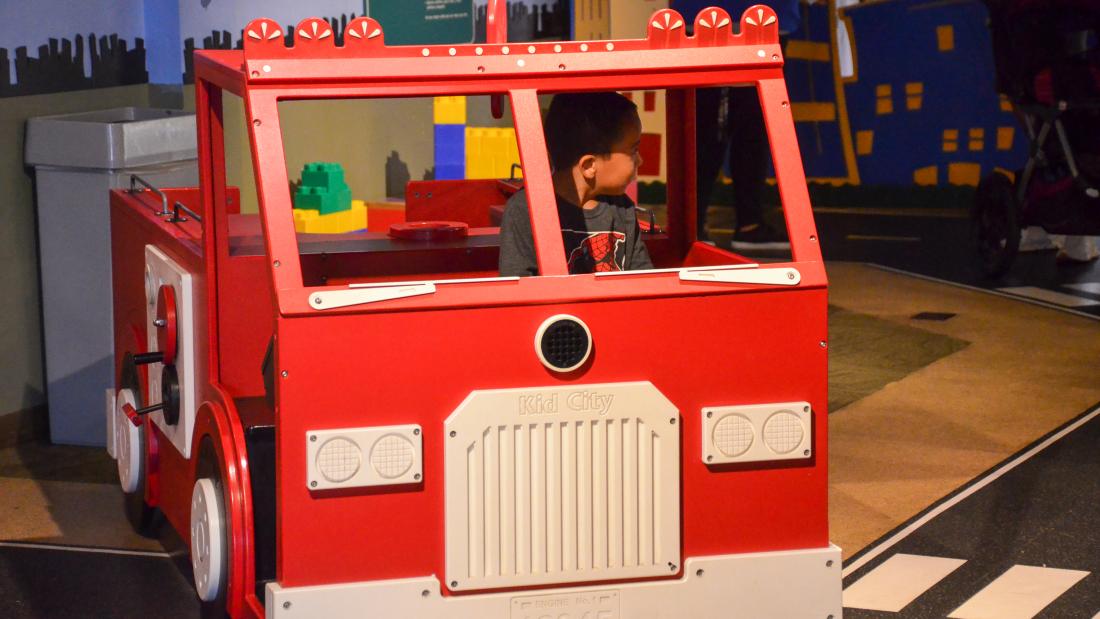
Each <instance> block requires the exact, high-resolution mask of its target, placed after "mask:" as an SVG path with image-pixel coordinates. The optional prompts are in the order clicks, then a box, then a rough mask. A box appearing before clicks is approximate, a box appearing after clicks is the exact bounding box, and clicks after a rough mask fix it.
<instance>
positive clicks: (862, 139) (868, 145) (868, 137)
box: [856, 130, 875, 155]
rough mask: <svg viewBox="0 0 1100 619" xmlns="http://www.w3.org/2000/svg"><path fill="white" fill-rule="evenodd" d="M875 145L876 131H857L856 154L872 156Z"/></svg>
mask: <svg viewBox="0 0 1100 619" xmlns="http://www.w3.org/2000/svg"><path fill="white" fill-rule="evenodd" d="M874 144H875V132H874V131H869V130H868V131H856V154H857V155H870V154H871V150H872V149H873V148H874Z"/></svg>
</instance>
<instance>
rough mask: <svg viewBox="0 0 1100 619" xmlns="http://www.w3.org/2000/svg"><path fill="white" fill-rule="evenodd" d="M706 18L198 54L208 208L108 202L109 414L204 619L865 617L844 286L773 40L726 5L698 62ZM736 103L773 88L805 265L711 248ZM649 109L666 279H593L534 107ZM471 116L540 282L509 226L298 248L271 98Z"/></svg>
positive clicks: (204, 204)
mask: <svg viewBox="0 0 1100 619" xmlns="http://www.w3.org/2000/svg"><path fill="white" fill-rule="evenodd" d="M684 19H685V18H684V17H683V16H681V15H680V14H678V13H677V12H675V11H672V10H661V11H658V12H657V13H655V14H654V15H653V17H652V18H651V19H650V22H649V25H648V34H647V36H646V38H644V39H637V40H616V41H588V42H582V41H568V42H559V43H554V42H550V43H532V44H530V45H528V44H523V45H522V46H519V45H516V44H512V49H509V45H508V44H506V43H500V42H496V43H494V42H490V43H486V44H481V45H455V46H447V45H442V46H440V45H429V46H400V47H387V46H386V45H384V43H383V38H384V36H383V30H382V26H381V25H380V24H379V23H377V22H376V21H374V20H372V19H370V18H357V19H354V20H353V21H351V22H350V23H348V24H347V25H346V29H345V31H344V40H343V44H342V45H337V44H336V43H335V42H334V39H335V37H334V36H333V30H332V27H331V26H330V24H329V23H328V22H325V21H323V20H320V19H307V20H304V21H302V22H301V23H300V24H299V25H298V26H297V27H296V29H295V33H294V43H293V46H288V45H287V43H286V40H287V36H286V33H284V32H283V29H282V27H281V26H279V25H278V24H277V23H276V22H274V21H272V20H268V19H259V20H255V21H253V22H251V23H250V24H248V26H247V27H246V28H245V30H244V49H243V50H240V51H201V52H197V53H196V54H195V76H196V77H195V99H196V109H197V114H198V143H199V153H200V157H199V165H200V178H201V184H200V186H199V187H198V188H187V189H165V190H154V189H151V188H150V189H146V190H138V191H115V192H113V193H112V195H111V207H112V208H111V229H112V234H113V241H112V245H113V247H112V251H113V264H114V276H113V277H114V279H113V284H114V299H115V311H114V321H115V342H116V350H117V353H118V354H117V355H116V356H117V358H118V359H120V362H119V367H118V368H117V378H118V381H117V394H116V397H115V402H114V404H113V405H111V406H109V411H108V414H109V416H110V418H111V424H110V427H111V432H112V433H113V439H112V445H111V447H112V450H113V453H114V455H115V456H116V458H117V460H118V465H119V477H120V481H121V484H122V486H123V490H124V492H125V493H126V495H127V502H128V509H129V511H130V516H131V518H132V521H133V523H134V524H135V525H136V526H137V527H139V528H140V529H145V530H148V529H149V528H150V527H152V526H153V525H154V524H155V522H156V520H157V518H160V517H163V518H164V519H166V520H167V522H168V524H170V525H171V527H172V528H173V529H174V530H175V531H176V532H177V533H178V535H179V537H180V538H181V539H182V540H183V541H184V542H185V543H186V544H187V545H188V546H189V548H190V551H191V563H192V567H193V573H194V581H195V587H196V590H197V592H198V596H199V597H200V598H201V600H202V601H203V604H204V609H205V610H207V611H209V612H210V613H211V614H212V615H224V614H228V615H230V616H232V617H280V618H283V617H290V618H294V617H309V618H315V617H324V618H327V619H328V618H333V619H334V618H340V617H356V618H359V617H416V618H431V617H440V618H443V617H464V618H475V617H476V618H481V617H493V618H511V619H542V618H553V619H581V618H586V619H587V618H593V619H594V618H601V619H614V618H620V617H621V618H631V619H633V618H638V617H783V618H788V617H815V618H824V617H829V616H833V617H839V616H840V612H841V609H840V606H841V602H840V582H841V573H840V551H839V549H838V548H836V547H835V546H833V545H831V544H830V543H829V538H828V512H827V500H826V499H827V485H826V472H827V436H826V435H827V432H826V427H827V412H826V358H827V357H826V354H827V352H826V351H827V341H828V340H827V336H826V277H825V269H824V266H823V264H822V260H821V252H820V248H819V245H818V241H817V237H816V231H815V228H814V222H813V218H812V214H811V211H810V204H809V199H808V195H807V191H806V183H805V178H804V173H803V170H802V167H801V161H800V158H799V153H798V146H797V143H796V140H795V130H794V124H793V120H792V116H791V109H790V104H789V101H788V98H787V92H786V86H785V84H784V81H783V74H782V64H783V63H782V58H781V51H780V46H779V43H778V30H777V23H776V16H775V13H774V12H773V11H772V10H771V9H769V8H767V7H764V6H756V7H753V8H751V9H749V10H748V11H747V12H746V13H745V14H744V15H743V16H741V18H740V20H741V21H740V30H739V34H736V35H735V34H734V29H733V28H732V26H733V24H732V19H731V17H730V16H729V15H728V14H727V13H726V12H724V11H722V10H721V9H717V8H709V9H706V10H704V11H703V12H702V13H700V14H699V15H698V16H696V17H695V18H694V35H693V36H688V35H687V34H686V32H685V30H686V29H685V23H684ZM490 40H491V41H492V39H490ZM498 40H499V39H498ZM723 84H741V85H748V86H749V87H752V86H755V87H756V88H757V89H758V92H759V96H760V101H761V104H762V106H763V111H764V117H765V120H766V125H767V129H768V136H769V139H770V143H771V145H772V149H773V160H774V166H775V172H776V177H777V180H778V188H779V192H780V195H781V197H782V202H783V205H784V212H785V217H786V221H787V230H788V233H789V236H790V240H791V258H790V260H787V261H783V262H773V263H768V264H756V263H754V262H752V261H750V260H748V259H746V258H744V257H742V256H739V255H736V254H733V253H730V252H727V251H724V250H723V249H720V248H717V247H714V246H712V245H710V244H707V243H702V242H699V241H698V240H697V239H696V233H695V230H696V224H695V217H696V215H695V204H694V202H695V195H694V194H695V186H696V185H695V169H696V163H695V130H694V126H695V125H694V122H695V120H694V97H695V89H696V88H700V87H711V86H716V85H723ZM658 88H659V89H667V90H666V93H667V105H666V111H667V120H666V123H667V124H666V127H667V129H666V135H667V148H668V150H667V153H668V157H667V168H668V173H667V181H668V182H667V188H668V191H667V209H668V211H667V222H663V223H664V225H662V226H661V227H660V228H655V227H654V228H652V229H650V230H649V231H648V233H647V234H645V235H644V240H645V243H646V244H647V246H648V248H649V253H650V255H651V256H652V257H653V261H654V264H655V265H656V268H654V269H652V270H645V271H630V272H621V273H597V274H586V275H568V273H567V269H566V263H565V256H564V251H563V245H562V236H561V234H560V226H559V222H558V216H557V212H556V209H555V206H554V205H555V199H554V194H553V187H552V185H551V181H550V169H549V164H548V160H547V154H546V146H545V139H544V134H543V128H542V121H541V117H540V111H539V105H538V99H537V97H538V95H539V94H543V93H556V92H565V91H583V90H616V91H633V90H644V89H658ZM224 92H230V93H234V94H236V95H238V96H239V97H241V98H242V99H243V100H244V102H245V115H246V121H247V129H248V132H249V138H250V141H251V153H252V162H253V167H254V171H255V179H256V186H257V193H258V201H259V213H258V214H251V215H249V214H242V213H241V212H240V208H239V202H240V200H239V197H238V190H237V189H235V188H232V187H228V186H227V182H226V169H225V168H226V165H225V164H226V158H225V144H224V142H225V134H224V127H225V125H224V122H223V121H224V120H225V118H224V117H223V107H222V100H223V99H222V98H223V93H224ZM459 95H493V96H500V97H502V98H507V99H508V100H509V101H510V103H511V110H512V114H513V117H514V122H515V130H516V134H517V137H518V142H519V151H520V156H521V159H522V167H523V172H524V177H523V183H524V185H525V186H526V190H527V195H528V198H529V204H530V206H531V209H530V212H531V224H532V225H531V227H532V230H533V236H534V238H535V245H536V251H537V255H538V263H539V267H540V271H541V273H542V275H541V276H538V277H529V278H522V279H520V278H509V277H498V276H497V271H496V269H497V267H496V264H497V256H498V247H497V232H498V230H497V229H496V228H493V227H488V226H484V225H483V226H480V227H478V226H471V227H470V229H469V231H468V233H467V234H466V235H461V234H457V235H444V236H442V237H440V236H435V235H433V234H430V233H428V234H412V235H408V236H412V237H414V238H411V239H409V238H394V237H392V236H390V235H387V234H380V233H370V232H367V233H351V234H338V235H328V236H326V237H325V238H324V240H318V238H317V237H316V236H310V235H299V234H296V232H295V228H294V223H293V220H292V205H291V195H290V191H289V190H288V180H289V179H288V172H287V165H286V159H285V157H284V154H285V153H284V143H283V133H282V130H281V128H280V127H281V125H280V114H279V109H278V106H277V104H278V103H279V102H280V101H291V100H319V99H369V98H375V97H411V96H459ZM451 182H454V181H451ZM490 206H492V205H491V204H481V205H478V204H472V205H471V203H470V202H469V200H468V199H467V200H466V201H465V202H464V203H463V204H462V205H456V206H455V208H456V209H457V208H462V209H470V208H472V207H476V208H480V209H482V210H483V211H485V212H488V209H489V207H490ZM444 210H445V209H444ZM433 228H440V229H446V226H438V225H435V224H420V223H416V224H413V223H411V222H410V224H409V225H408V226H405V230H406V231H408V230H414V231H416V230H419V231H421V232H422V231H423V229H428V230H430V229H433ZM397 236H402V235H400V234H398V235H397ZM418 239H419V240H418ZM261 368H262V371H261Z"/></svg>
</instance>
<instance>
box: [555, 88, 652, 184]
mask: <svg viewBox="0 0 1100 619" xmlns="http://www.w3.org/2000/svg"><path fill="white" fill-rule="evenodd" d="M637 115H638V106H636V105H634V102H633V101H631V100H630V99H627V98H626V97H624V96H622V95H621V94H619V93H617V92H576V93H572V92H570V93H561V94H557V95H554V99H553V100H552V101H551V102H550V111H549V112H547V114H546V121H545V123H544V125H545V128H546V147H547V149H548V150H549V151H550V165H552V166H553V168H554V169H555V170H564V169H566V168H569V167H572V165H573V164H575V163H576V162H577V160H579V159H580V158H581V157H582V156H584V155H587V154H593V155H607V154H609V153H611V148H612V147H613V146H614V145H615V142H617V141H619V140H620V139H621V138H622V136H623V129H624V128H625V127H626V122H627V120H630V119H632V118H636V117H637Z"/></svg>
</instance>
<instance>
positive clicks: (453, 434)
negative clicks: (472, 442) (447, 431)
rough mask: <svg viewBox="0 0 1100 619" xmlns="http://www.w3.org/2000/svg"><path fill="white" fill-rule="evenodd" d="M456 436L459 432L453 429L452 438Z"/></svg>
mask: <svg viewBox="0 0 1100 619" xmlns="http://www.w3.org/2000/svg"><path fill="white" fill-rule="evenodd" d="M456 436H458V432H455V431H454V430H451V438H454V437H456Z"/></svg>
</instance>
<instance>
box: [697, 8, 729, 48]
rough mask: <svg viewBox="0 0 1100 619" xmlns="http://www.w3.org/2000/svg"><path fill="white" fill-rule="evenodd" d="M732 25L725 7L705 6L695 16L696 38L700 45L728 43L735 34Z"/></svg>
mask: <svg viewBox="0 0 1100 619" xmlns="http://www.w3.org/2000/svg"><path fill="white" fill-rule="evenodd" d="M732 25H733V20H732V19H730V14H729V13H727V12H726V11H725V9H720V8H718V7H716V6H712V7H708V8H705V9H703V10H702V11H699V15H697V16H696V17H695V38H696V40H697V42H698V44H699V45H700V46H712V45H726V44H728V43H729V40H730V37H732V36H733V29H732V28H731V26H732Z"/></svg>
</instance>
